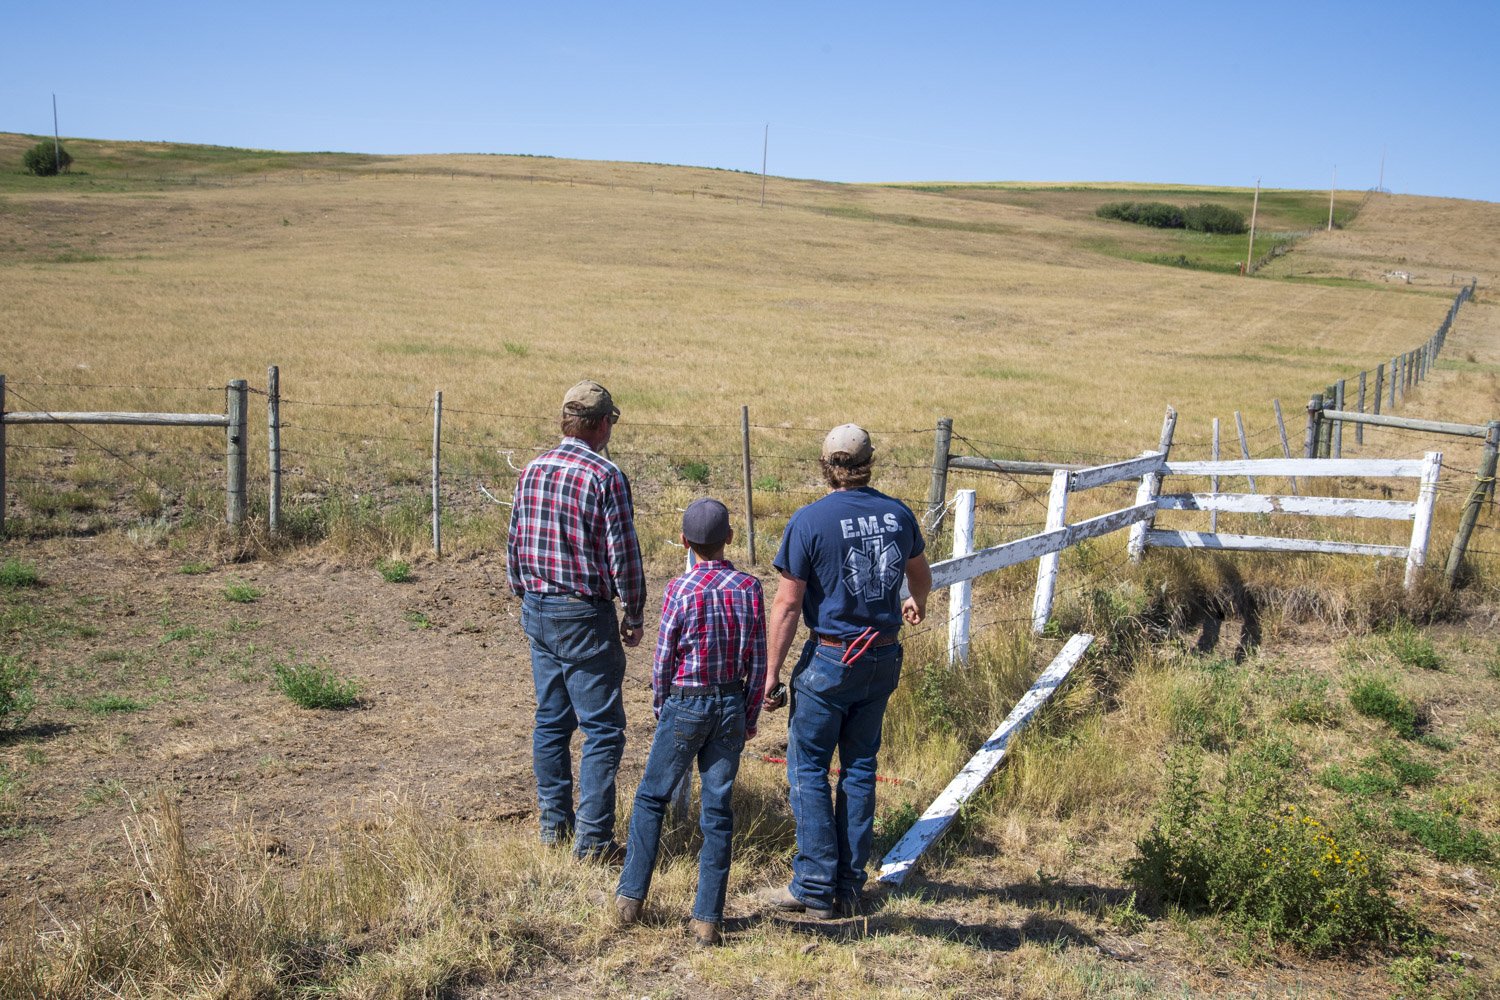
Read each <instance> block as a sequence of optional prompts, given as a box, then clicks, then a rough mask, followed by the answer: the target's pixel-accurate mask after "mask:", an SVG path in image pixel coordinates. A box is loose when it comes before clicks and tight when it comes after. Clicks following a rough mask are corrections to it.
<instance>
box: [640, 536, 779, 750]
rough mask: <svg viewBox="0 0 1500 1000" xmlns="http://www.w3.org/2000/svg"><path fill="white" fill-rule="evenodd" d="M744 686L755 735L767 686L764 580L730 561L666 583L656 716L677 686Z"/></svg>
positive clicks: (748, 722)
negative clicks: (740, 682) (738, 684)
mask: <svg viewBox="0 0 1500 1000" xmlns="http://www.w3.org/2000/svg"><path fill="white" fill-rule="evenodd" d="M732 681H743V682H744V683H745V731H746V732H747V733H748V734H750V735H753V734H754V733H755V724H756V721H757V720H758V719H759V718H760V708H761V702H762V701H764V700H765V686H766V611H765V594H764V592H763V591H762V589H761V585H760V581H759V580H757V579H756V578H755V577H753V576H751V575H750V574H749V573H741V572H740V571H739V570H737V569H735V568H734V565H733V564H732V563H730V562H729V561H728V560H725V559H714V560H709V561H707V562H701V563H698V565H696V566H694V567H693V568H692V569H690V570H688V571H687V572H686V573H684V574H682V575H681V576H679V577H677V578H676V579H674V580H673V581H672V582H671V583H668V584H667V591H666V594H665V595H663V599H662V605H661V630H660V632H658V634H657V639H656V664H655V666H654V668H653V669H652V673H651V687H652V690H653V692H654V693H655V696H656V697H655V706H656V714H657V715H661V706H662V703H663V702H665V701H666V700H667V693H668V690H669V689H670V687H671V685H673V684H681V685H684V686H687V685H705V684H727V683H730V682H732Z"/></svg>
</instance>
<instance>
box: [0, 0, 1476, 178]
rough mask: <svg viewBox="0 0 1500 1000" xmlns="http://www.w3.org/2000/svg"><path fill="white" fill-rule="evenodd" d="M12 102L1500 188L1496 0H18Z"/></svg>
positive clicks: (370, 134)
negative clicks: (1165, 0)
mask: <svg viewBox="0 0 1500 1000" xmlns="http://www.w3.org/2000/svg"><path fill="white" fill-rule="evenodd" d="M9 8H10V9H9V10H8V11H7V13H6V16H5V25H6V35H7V39H8V42H9V44H8V45H7V46H6V54H5V58H4V59H3V60H0V130H5V131H17V132H34V133H43V132H49V131H50V130H51V127H52V106H51V95H52V93H53V92H56V94H57V98H58V105H59V109H60V112H61V128H62V132H63V134H64V135H65V136H66V135H77V136H88V137H92V138H113V139H152V140H158V139H164V140H170V141H180V142H203V143H215V144H220V145H234V146H251V147H257V148H268V149H286V150H341V151H357V152H371V153H437V152H487V153H533V154H546V155H553V156H567V157H581V158H587V159H607V160H643V161H652V162H663V163H683V164H694V165H702V166H713V167H727V168H733V169H740V170H750V171H759V169H760V164H761V139H762V128H763V126H764V125H765V124H766V123H769V124H770V162H769V169H770V172H771V173H772V174H773V175H782V176H792V177H813V178H820V179H824V180H838V181H897V180H1041V181H1068V180H1125V181H1161V182H1187V183H1203V184H1234V185H1252V184H1254V183H1255V180H1256V178H1257V177H1260V178H1262V180H1263V182H1264V183H1265V185H1266V186H1268V187H1292V188H1324V187H1327V185H1328V183H1329V180H1330V173H1331V171H1332V170H1333V169H1334V167H1335V166H1337V168H1338V183H1339V186H1340V187H1341V188H1367V187H1371V186H1373V185H1375V184H1376V182H1377V180H1378V179H1379V172H1380V165H1381V154H1382V150H1384V151H1385V156H1386V167H1385V184H1386V187H1388V188H1390V189H1392V190H1394V191H1398V192H1406V193H1413V194H1432V195H1447V196H1453V197H1464V198H1481V199H1485V200H1491V201H1497V200H1500V128H1497V125H1500V114H1497V111H1496V98H1497V97H1500V58H1497V57H1496V56H1495V55H1494V53H1493V50H1492V49H1491V48H1490V46H1491V45H1492V44H1493V43H1494V41H1495V39H1496V37H1497V36H1500V30H1497V29H1500V3H1496V2H1495V0H1486V2H1468V3H1444V2H1441V0H1439V2H1432V3H1425V4H1419V3H1414V2H1410V0H1407V2H1402V3H1386V2H1381V0H1372V2H1367V3H1319V2H1316V0H1305V2H1302V3H1283V2H1279V0H1271V2H1267V3H1261V4H1258V5H1257V4H1229V3H1216V4H1205V3H1194V4H1188V3H1174V4H1123V3H1118V2H1116V3H1097V4H1096V3H1067V2H1061V3H1057V4H1051V5H1041V4H1027V5H1020V4H1008V3H998V2H997V3H946V2H933V3H929V4H925V5H919V4H915V3H905V4H889V3H881V2H871V3H862V4H833V3H818V2H816V0H808V2H805V3H801V4H789V3H776V2H766V3H759V4H749V3H718V4H715V3H696V4H689V3H658V4H636V5H631V4H621V3H584V2H568V0H558V2H553V3H537V2H535V0H532V2H528V3H509V2H503V0H502V2H493V3H441V2H438V3H433V4H432V5H430V7H428V8H425V9H419V6H418V5H417V4H393V3H383V2H367V3H359V4H354V3H348V4H338V3H318V2H316V0H308V2H304V3H296V4H288V3H279V2H261V3H254V4H236V5H232V6H231V5H228V4H216V3H204V2H202V0H198V2H195V3H152V2H149V0H143V2H140V3H136V4H124V3H119V2H112V3H98V2H90V0H77V2H70V3H66V4H44V3H36V2H23V0H18V2H16V3H13V4H11V5H9Z"/></svg>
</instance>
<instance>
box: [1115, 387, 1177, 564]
mask: <svg viewBox="0 0 1500 1000" xmlns="http://www.w3.org/2000/svg"><path fill="white" fill-rule="evenodd" d="M1176 430H1177V411H1176V410H1174V409H1172V407H1170V406H1168V407H1167V415H1166V416H1165V417H1163V418H1162V422H1161V439H1160V444H1159V446H1158V448H1157V450H1158V451H1160V452H1161V458H1162V461H1163V462H1165V461H1166V460H1167V459H1168V458H1169V457H1171V454H1172V435H1173V434H1174V433H1175V432H1176ZM1161 478H1162V477H1161V474H1160V473H1156V472H1148V473H1146V474H1145V475H1144V476H1142V477H1141V485H1140V486H1138V487H1136V491H1135V502H1136V505H1137V506H1139V505H1140V504H1143V503H1150V502H1152V501H1154V500H1155V499H1156V495H1157V494H1158V493H1160V492H1161ZM1155 520H1156V518H1155V517H1154V516H1153V517H1150V518H1147V519H1146V520H1144V521H1137V522H1136V523H1135V524H1132V525H1131V526H1130V541H1129V543H1127V545H1126V552H1128V553H1129V554H1130V561H1131V562H1140V561H1141V557H1143V556H1144V555H1145V554H1146V532H1148V531H1150V530H1151V525H1152V523H1153V522H1154V521H1155Z"/></svg>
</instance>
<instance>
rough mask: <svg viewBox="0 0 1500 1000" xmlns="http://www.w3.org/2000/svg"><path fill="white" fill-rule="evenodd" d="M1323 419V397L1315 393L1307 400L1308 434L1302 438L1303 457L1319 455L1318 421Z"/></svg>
mask: <svg viewBox="0 0 1500 1000" xmlns="http://www.w3.org/2000/svg"><path fill="white" fill-rule="evenodd" d="M1322 419H1323V397H1322V396H1320V395H1314V396H1313V397H1312V398H1311V399H1309V400H1308V401H1307V434H1306V436H1305V437H1303V439H1302V457H1303V458H1317V457H1318V421H1320V420H1322Z"/></svg>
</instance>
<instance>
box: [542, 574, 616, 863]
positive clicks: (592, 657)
mask: <svg viewBox="0 0 1500 1000" xmlns="http://www.w3.org/2000/svg"><path fill="white" fill-rule="evenodd" d="M521 627H522V629H524V630H525V632H526V637H527V639H529V640H530V641H531V679H532V682H533V683H534V684H535V685H536V728H535V729H534V730H533V731H532V737H531V757H532V768H533V770H534V771H535V772H536V797H537V806H538V808H539V810H540V813H541V836H542V841H543V842H544V843H556V842H559V841H561V840H564V839H566V838H567V837H568V836H569V835H570V834H571V835H572V836H573V851H574V853H575V854H591V853H594V852H597V851H599V850H602V849H603V848H604V847H606V846H608V845H609V844H610V842H611V841H613V839H614V835H615V772H616V771H618V770H619V767H620V755H621V754H622V753H623V752H624V749H625V703H624V701H623V699H622V697H621V694H620V685H621V684H622V683H623V682H624V680H625V649H624V647H623V646H622V645H621V644H620V631H619V626H618V624H617V623H616V619H615V608H614V605H613V604H612V603H605V602H597V603H596V602H591V601H585V600H582V599H580V598H576V597H563V596H558V595H555V594H527V595H526V596H525V597H524V598H523V599H522V601H521ZM575 729H582V730H583V754H582V759H581V760H580V762H579V765H578V812H577V815H576V818H575V815H574V812H573V757H572V752H571V749H570V746H569V744H570V743H571V742H572V739H573V731H574V730H575ZM575 825H576V830H575Z"/></svg>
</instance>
